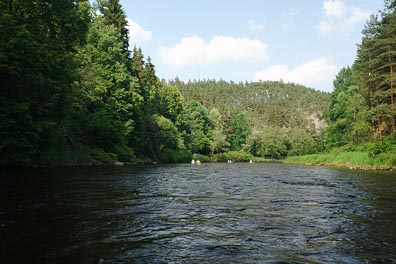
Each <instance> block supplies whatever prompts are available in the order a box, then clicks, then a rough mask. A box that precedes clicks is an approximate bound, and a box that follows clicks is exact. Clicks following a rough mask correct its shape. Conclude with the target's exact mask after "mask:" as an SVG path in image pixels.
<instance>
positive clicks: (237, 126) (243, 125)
mask: <svg viewBox="0 0 396 264" xmlns="http://www.w3.org/2000/svg"><path fill="white" fill-rule="evenodd" d="M249 119H250V118H249V114H248V112H247V111H242V112H240V113H238V114H237V115H236V116H235V117H234V118H233V119H232V121H231V129H232V134H231V140H230V141H231V149H232V150H240V149H241V148H242V147H243V145H245V143H246V139H247V137H248V136H249V135H250V133H251V131H252V125H251V122H250V120H249Z"/></svg>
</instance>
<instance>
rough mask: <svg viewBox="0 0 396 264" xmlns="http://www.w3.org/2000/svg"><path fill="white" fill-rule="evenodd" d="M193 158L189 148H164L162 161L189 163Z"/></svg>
mask: <svg viewBox="0 0 396 264" xmlns="http://www.w3.org/2000/svg"><path fill="white" fill-rule="evenodd" d="M191 159H192V155H191V152H190V151H189V150H174V149H167V148H166V149H164V152H163V154H162V156H161V159H160V160H161V162H164V163H187V162H190V161H191Z"/></svg>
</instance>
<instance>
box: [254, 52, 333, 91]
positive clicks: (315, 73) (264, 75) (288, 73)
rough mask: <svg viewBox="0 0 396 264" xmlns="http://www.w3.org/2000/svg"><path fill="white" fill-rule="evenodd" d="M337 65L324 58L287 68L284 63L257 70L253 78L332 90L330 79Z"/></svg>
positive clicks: (331, 79)
mask: <svg viewBox="0 0 396 264" xmlns="http://www.w3.org/2000/svg"><path fill="white" fill-rule="evenodd" d="M337 71H338V69H337V67H336V66H335V65H332V64H331V63H329V62H328V61H327V60H326V59H324V58H318V59H315V60H311V61H308V62H305V63H302V64H300V65H297V66H296V67H294V68H292V69H289V67H288V66H286V65H275V66H272V67H270V68H267V69H264V70H262V71H260V72H257V73H256V75H255V80H257V81H259V80H262V81H265V80H270V81H279V80H283V81H285V82H293V83H298V84H302V85H305V86H308V87H314V88H317V89H320V90H323V91H328V92H329V91H331V90H332V81H333V79H334V76H335V75H336V74H337Z"/></svg>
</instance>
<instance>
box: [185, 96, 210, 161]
mask: <svg viewBox="0 0 396 264" xmlns="http://www.w3.org/2000/svg"><path fill="white" fill-rule="evenodd" d="M185 118H186V139H185V142H186V146H187V147H188V148H189V149H191V151H192V152H193V153H200V154H209V152H210V136H209V135H210V120H209V116H208V110H207V109H206V108H205V107H204V106H203V105H202V104H201V103H200V102H198V101H190V102H188V103H187V104H186V114H185Z"/></svg>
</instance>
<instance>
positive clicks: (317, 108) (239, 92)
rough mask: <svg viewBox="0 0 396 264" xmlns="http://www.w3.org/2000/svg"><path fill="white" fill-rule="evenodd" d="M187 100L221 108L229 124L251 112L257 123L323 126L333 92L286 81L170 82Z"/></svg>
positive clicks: (285, 125)
mask: <svg viewBox="0 0 396 264" xmlns="http://www.w3.org/2000/svg"><path fill="white" fill-rule="evenodd" d="M170 83H171V84H173V85H175V86H177V87H178V88H179V90H180V91H181V93H182V95H183V96H184V99H185V100H186V101H189V100H197V101H199V102H201V103H202V104H203V105H204V106H205V107H206V108H207V109H208V110H211V109H214V108H216V109H218V110H219V112H220V113H221V114H222V116H223V119H224V121H225V122H226V123H227V122H229V121H230V120H232V118H233V117H234V116H235V115H237V114H238V113H240V112H241V111H245V110H247V111H250V112H251V114H252V121H253V123H254V125H255V126H266V127H283V128H290V129H294V128H301V129H308V130H310V129H311V132H312V133H313V131H312V130H313V129H315V131H316V132H319V130H320V129H321V128H323V126H324V124H325V123H324V116H326V114H327V111H328V106H329V99H330V94H329V93H325V92H321V91H317V90H314V89H311V88H307V87H305V86H302V85H298V84H294V83H284V82H273V81H265V82H245V83H243V82H240V83H235V82H226V81H216V80H203V81H189V82H187V83H184V82H182V81H180V80H178V79H176V80H172V81H170Z"/></svg>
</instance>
